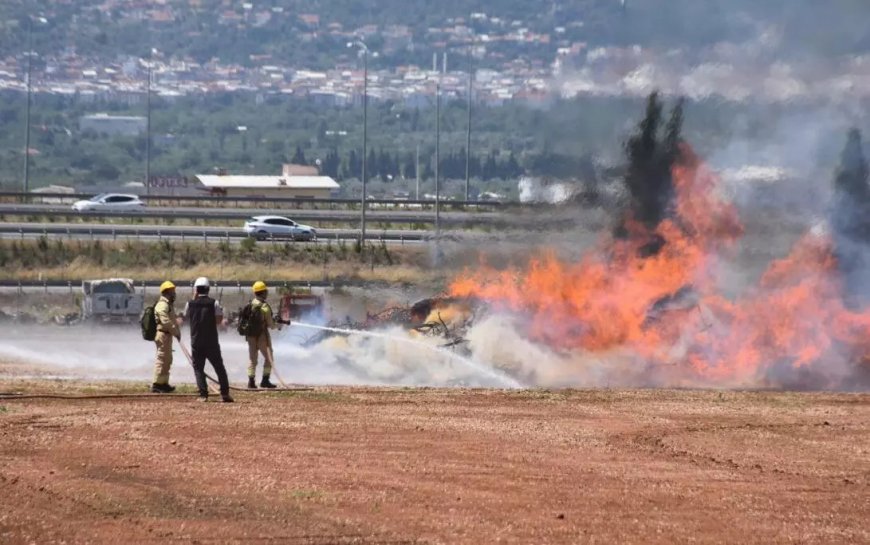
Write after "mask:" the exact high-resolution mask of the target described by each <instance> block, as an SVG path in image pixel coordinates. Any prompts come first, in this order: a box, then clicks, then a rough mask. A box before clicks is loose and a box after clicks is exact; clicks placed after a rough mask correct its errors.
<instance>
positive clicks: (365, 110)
mask: <svg viewBox="0 0 870 545" xmlns="http://www.w3.org/2000/svg"><path fill="white" fill-rule="evenodd" d="M347 46H348V47H354V46H356V47H358V48H359V49H360V52H361V53H362V56H363V152H362V155H363V156H362V199H361V200H360V247H361V248H362V247H364V245H365V241H366V189H367V184H368V125H369V122H368V120H369V47H368V46H367V45H366V44H365V42H363V41H362V40H356V41H354V42H348V43H347ZM376 55H377V54H376Z"/></svg>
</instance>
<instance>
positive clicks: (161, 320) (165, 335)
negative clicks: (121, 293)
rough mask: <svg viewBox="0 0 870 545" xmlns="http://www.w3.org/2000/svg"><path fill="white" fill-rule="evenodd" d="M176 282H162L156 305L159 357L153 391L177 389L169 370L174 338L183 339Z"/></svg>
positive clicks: (162, 392)
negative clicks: (176, 307)
mask: <svg viewBox="0 0 870 545" xmlns="http://www.w3.org/2000/svg"><path fill="white" fill-rule="evenodd" d="M174 304H175V284H173V283H172V282H170V281H169V280H167V281H166V282H163V283H162V284H160V299H159V300H158V301H157V304H156V305H154V318H155V319H156V321H157V335H156V336H155V337H154V345H155V346H156V348H157V358H156V360H155V362H154V383H153V384H151V391H152V392H154V393H158V394H168V393H170V392H174V391H175V386H171V385H170V384H169V370H170V368H171V367H172V338H173V337H174V338H176V339H181V330H180V329H179V328H178V318H176V316H175V308H174Z"/></svg>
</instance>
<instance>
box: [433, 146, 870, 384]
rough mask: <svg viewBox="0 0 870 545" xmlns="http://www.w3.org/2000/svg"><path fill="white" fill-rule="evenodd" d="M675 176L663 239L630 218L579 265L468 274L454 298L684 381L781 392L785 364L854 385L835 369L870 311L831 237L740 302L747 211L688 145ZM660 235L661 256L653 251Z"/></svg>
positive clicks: (558, 341) (532, 330)
mask: <svg viewBox="0 0 870 545" xmlns="http://www.w3.org/2000/svg"><path fill="white" fill-rule="evenodd" d="M672 174H673V182H674V189H675V202H674V212H673V214H672V215H671V217H670V218H669V219H666V220H664V221H663V222H661V223H660V224H659V226H658V227H657V228H656V229H655V231H654V232H649V231H648V230H647V229H645V228H644V227H643V226H641V225H639V224H637V223H632V222H629V227H628V231H629V236H628V237H627V238H625V239H605V240H603V241H601V242H600V243H599V244H598V245H597V246H596V247H595V248H594V249H593V251H591V252H589V253H587V254H586V255H585V256H584V257H583V258H582V259H581V260H580V261H579V262H577V263H566V262H563V261H560V260H559V259H558V258H557V257H556V256H555V253H554V252H552V251H549V252H545V253H544V254H543V255H542V256H539V257H536V258H534V259H532V260H531V262H530V263H529V265H528V266H527V267H526V268H524V269H508V270H503V271H497V270H494V269H492V268H489V267H482V268H481V269H479V270H476V271H466V272H465V273H464V274H463V275H462V276H461V277H460V278H457V279H456V280H455V281H454V282H453V283H452V284H451V286H450V294H451V295H453V296H458V297H475V298H479V299H482V300H484V301H486V302H488V303H490V305H491V306H492V307H493V308H495V309H496V310H506V311H509V312H512V313H515V314H517V315H518V316H521V317H523V318H524V319H526V320H527V321H528V334H529V337H530V338H531V339H533V340H535V341H537V342H541V343H545V344H547V345H549V346H552V347H554V348H556V349H560V350H566V349H567V350H579V351H591V352H600V351H605V350H609V349H613V348H622V349H628V350H629V352H630V353H633V354H635V355H636V357H637V360H638V362H639V363H642V364H645V365H650V366H653V367H654V366H657V365H658V366H660V365H662V364H669V365H676V366H677V369H678V371H677V375H674V376H672V377H671V380H670V381H671V383H673V384H705V385H723V386H728V385H743V386H749V385H752V386H760V385H764V386H769V385H780V384H785V383H788V381H790V380H793V377H790V376H786V377H785V378H779V374H778V372H779V370H780V369H783V370H785V371H789V370H790V371H795V370H798V371H799V370H802V369H808V368H810V367H813V368H814V369H815V371H818V372H819V374H820V375H822V376H825V377H832V378H828V379H825V380H823V381H822V382H821V383H820V382H819V381H818V380H816V381H815V382H814V384H816V385H817V386H821V387H830V386H833V385H834V384H833V383H831V382H830V381H833V380H836V379H838V378H839V379H842V378H843V377H842V372H839V371H836V370H834V369H829V368H827V367H825V362H826V361H827V359H830V358H835V359H836V358H839V359H841V360H842V359H843V358H842V356H843V354H846V353H848V352H850V351H854V350H858V352H859V353H862V354H863V353H868V352H867V348H870V347H867V346H864V347H862V344H865V343H866V342H867V341H864V339H868V338H870V335H868V333H870V314H857V313H854V312H851V311H849V310H848V309H846V308H845V306H844V305H843V303H842V298H841V291H840V290H841V288H840V284H839V280H838V278H837V275H836V274H834V272H835V271H836V260H835V259H834V257H833V254H832V251H831V244H830V242H829V240H828V239H827V238H826V237H822V236H813V235H808V236H806V237H804V238H803V239H802V240H801V241H800V242H799V243H798V244H797V245H796V246H795V248H794V250H793V252H792V254H791V255H790V256H789V257H787V258H786V259H783V260H780V261H776V262H774V263H772V264H771V265H770V267H769V269H768V271H767V272H766V273H765V274H764V275H763V277H762V278H761V280H760V282H759V285H758V286H757V287H756V288H755V289H753V290H751V292H750V293H748V294H747V295H745V296H743V297H741V298H740V299H739V300H736V301H732V300H729V299H727V298H726V297H724V296H723V295H721V293H720V290H719V289H718V287H717V278H716V271H717V257H718V256H719V255H721V254H722V252H723V251H725V250H727V249H728V248H729V247H730V246H731V245H732V244H733V243H735V242H736V241H737V240H739V238H740V237H741V236H742V234H743V228H742V226H741V224H740V222H739V220H738V216H737V212H736V210H735V208H734V207H733V206H732V205H731V204H729V203H727V202H725V201H724V200H721V199H719V198H717V197H716V187H717V184H718V178H717V177H716V176H715V175H714V174H713V173H712V172H711V171H710V170H709V169H708V168H707V167H706V166H705V165H703V164H702V162H701V161H700V160H699V159H698V158H697V156H696V155H695V154H694V153H693V152H692V150H691V149H689V148H688V147H687V146H686V147H684V149H683V150H682V157H681V161H680V163H679V164H678V165H677V166H675V167H674V169H673V172H672ZM656 238H658V239H659V240H661V241H664V244H663V245H662V246H661V248H660V249H659V250H658V252H655V253H653V255H645V254H643V253H642V252H641V250H642V249H643V248H644V246H645V245H647V244H648V243H649V242H650V240H653V239H656ZM678 347H681V349H679V350H677V348H678ZM674 353H679V355H678V356H676V359H677V361H673V360H674V358H675V356H673V354H674ZM786 374H788V373H786ZM792 374H794V373H792ZM671 375H673V373H671Z"/></svg>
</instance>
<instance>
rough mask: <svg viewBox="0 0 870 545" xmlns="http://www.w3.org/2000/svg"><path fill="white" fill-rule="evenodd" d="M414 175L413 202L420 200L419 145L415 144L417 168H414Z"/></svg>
mask: <svg viewBox="0 0 870 545" xmlns="http://www.w3.org/2000/svg"><path fill="white" fill-rule="evenodd" d="M414 173H416V174H417V194H416V196H415V197H414V200H415V201H419V200H420V143H419V142H417V166H416V167H414Z"/></svg>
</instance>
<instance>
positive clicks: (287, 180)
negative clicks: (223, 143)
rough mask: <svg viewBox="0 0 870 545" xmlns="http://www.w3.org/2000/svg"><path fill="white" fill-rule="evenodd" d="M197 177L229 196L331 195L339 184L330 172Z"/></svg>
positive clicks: (201, 183) (208, 188)
mask: <svg viewBox="0 0 870 545" xmlns="http://www.w3.org/2000/svg"><path fill="white" fill-rule="evenodd" d="M195 178H196V180H197V182H198V186H199V187H198V188H199V189H201V190H204V191H208V192H209V193H211V194H212V195H220V196H226V197H266V198H270V197H279V198H293V199H329V198H330V197H332V196H333V193H334V192H336V191H338V189H339V187H340V186H339V185H338V183H337V182H336V181H335V180H333V179H332V178H330V177H329V176H310V175H309V176H306V175H291V176H286V175H281V176H235V175H231V174H197V175H196V176H195Z"/></svg>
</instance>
